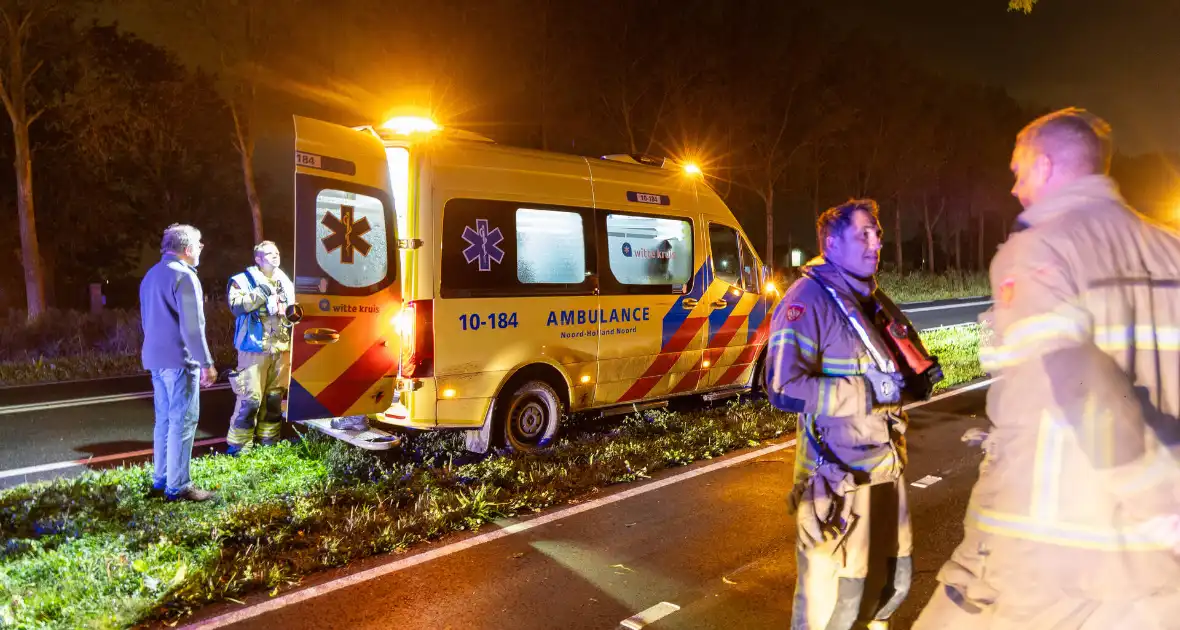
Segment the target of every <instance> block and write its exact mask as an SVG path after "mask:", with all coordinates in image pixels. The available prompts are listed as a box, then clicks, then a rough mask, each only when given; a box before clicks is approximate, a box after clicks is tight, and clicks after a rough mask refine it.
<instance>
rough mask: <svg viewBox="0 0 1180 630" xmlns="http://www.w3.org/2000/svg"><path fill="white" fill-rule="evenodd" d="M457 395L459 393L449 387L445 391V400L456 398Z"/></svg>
mask: <svg viewBox="0 0 1180 630" xmlns="http://www.w3.org/2000/svg"><path fill="white" fill-rule="evenodd" d="M456 393H458V392H456V391H455V390H454V389H453V388H450V387H448V388H446V389H444V390H443V398H454V397H455V394H456Z"/></svg>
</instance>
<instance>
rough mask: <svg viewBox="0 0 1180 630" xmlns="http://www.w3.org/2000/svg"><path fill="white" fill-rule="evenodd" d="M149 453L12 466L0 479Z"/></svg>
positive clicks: (205, 442)
mask: <svg viewBox="0 0 1180 630" xmlns="http://www.w3.org/2000/svg"><path fill="white" fill-rule="evenodd" d="M222 442H225V438H211V439H208V440H200V441H197V442H193V446H210V445H212V444H221V443H222ZM151 454H152V449H150V448H148V449H144V450H142V451H131V452H129V453H115V454H113V455H102V456H101V457H88V458H86V459H73V460H70V461H68V462H57V463H56V464H41V465H39V466H28V467H26V468H14V469H12V470H4V471H0V479H6V478H8V477H19V476H21V475H35V474H37V473H43V472H49V471H51V470H61V469H63V468H74V467H76V466H87V465H90V464H101V463H103V462H113V461H118V460H121V459H130V458H132V457H143V456H144V455H151Z"/></svg>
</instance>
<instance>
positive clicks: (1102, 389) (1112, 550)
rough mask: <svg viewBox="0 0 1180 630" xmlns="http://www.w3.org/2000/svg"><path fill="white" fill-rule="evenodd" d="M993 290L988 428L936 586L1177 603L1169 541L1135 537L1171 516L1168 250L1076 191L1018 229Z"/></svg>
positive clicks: (1175, 386) (1105, 195)
mask: <svg viewBox="0 0 1180 630" xmlns="http://www.w3.org/2000/svg"><path fill="white" fill-rule="evenodd" d="M991 284H992V290H993V297H994V300H995V304H994V306H993V309H992V310H991V311H989V312H988V313H985V314H984V315H983V316H982V317H981V323H982V324H983V327H984V336H983V339H982V342H981V348H980V359H981V362H982V364H983V367H984V369H985V370H986V371H988V372H989V373H991V374H993V375H996V376H999V377H1001V378H1000V380H999V382H997V383H996V384H995V385H993V386H992V388H991V390H990V391H989V393H988V402H987V408H988V417H989V418H990V420H991V422H992V424H993V429H992V431H991V433H990V435H989V436H988V438H987V440H986V442H985V445H984V446H985V449H986V451H987V455H986V457H985V460H984V463H983V464H982V466H981V473H980V479H979V482H978V483H977V485H976V488H975V490H974V492H973V494H972V499H971V504H970V506H969V508H968V513H967V517H966V519H965V530H966V535H965V539H964V541H963V543H962V544H961V545H960V546H959V548H958V549H957V550H956V551H955V553H954V555H953V557H952V560H951V561H950V562H948V563H947V565H945V566H944V567H943V570H942V571H941V573H940V575H939V580H940V581H942V582H944V583H946V584H948V585H951V586H955V587H956V588H957V589H958V590H959V591H960V592H961V593H963V594H964V595H965V596H966V598H967V599H968V600H969V601H973V602H975V603H977V604H981V605H986V604H988V603H990V602H993V601H994V600H995V599H996V597H997V595H999V597H1000V600H1001V602H1004V601H1007V602H1008V603H1009V605H1010V606H1011V605H1016V606H1019V605H1021V604H1020V602H1024V604H1026V605H1027V606H1028V607H1029V608H1035V607H1036V606H1038V605H1042V603H1043V602H1044V601H1046V597H1051V595H1047V593H1052V592H1054V589H1058V590H1057V591H1056V592H1059V593H1062V594H1067V595H1069V596H1073V597H1083V598H1086V599H1093V600H1111V599H1122V600H1125V599H1131V598H1137V597H1142V596H1146V595H1149V594H1152V593H1158V592H1160V591H1161V590H1167V589H1176V588H1180V567H1178V565H1177V563H1176V561H1175V560H1174V558H1173V556H1172V554H1171V553H1170V546H1171V544H1170V542H1169V541H1166V540H1160V539H1157V538H1155V537H1153V536H1152V535H1151V534H1150V533H1149V532H1150V529H1151V528H1150V525H1151V523H1152V522H1153V519H1157V518H1160V517H1164V516H1166V515H1169V514H1175V513H1177V511H1178V507H1180V502H1178V501H1177V490H1178V484H1177V481H1178V480H1180V479H1178V477H1177V473H1176V466H1175V461H1174V456H1173V454H1172V452H1171V451H1170V448H1169V447H1172V446H1174V445H1176V444H1177V439H1176V438H1177V436H1178V435H1180V434H1178V432H1177V428H1178V420H1177V413H1178V411H1180V239H1178V238H1177V236H1176V235H1175V234H1173V233H1171V232H1169V231H1167V230H1165V229H1162V228H1161V227H1159V226H1156V225H1153V224H1151V223H1150V222H1148V221H1146V220H1145V219H1144V218H1143V217H1142V216H1140V215H1138V214H1137V213H1136V212H1135V211H1133V210H1132V209H1131V208H1129V207H1128V206H1127V205H1126V204H1125V203H1124V202H1123V201H1122V199H1121V197H1120V196H1119V194H1118V192H1117V189H1116V188H1115V185H1114V184H1113V182H1112V181H1111V180H1110V179H1109V178H1107V177H1105V176H1092V177H1087V178H1084V179H1081V180H1079V181H1076V182H1074V183H1072V184H1070V185H1067V186H1066V187H1064V188H1062V189H1060V190H1058V191H1056V192H1055V193H1054V194H1052V195H1051V196H1049V197H1048V198H1046V199H1044V200H1042V201H1041V202H1038V203H1037V204H1036V205H1034V206H1032V207H1030V208H1028V209H1027V210H1026V211H1025V212H1024V213H1023V214H1021V215H1020V217H1019V224H1018V231H1017V232H1016V233H1014V234H1013V235H1012V236H1011V237H1010V239H1009V240H1008V242H1007V243H1005V244H1004V245H1003V246H1002V247H1001V249H1000V251H999V252H998V254H997V255H996V257H995V259H994V260H993V262H992V266H991ZM1091 351H1092V352H1093V353H1100V355H1101V358H1102V359H1104V360H1106V361H1107V363H1106V364H1104V363H1103V362H1102V361H1101V360H1099V358H1095V357H1094V356H1093V354H1088V353H1089V352H1091Z"/></svg>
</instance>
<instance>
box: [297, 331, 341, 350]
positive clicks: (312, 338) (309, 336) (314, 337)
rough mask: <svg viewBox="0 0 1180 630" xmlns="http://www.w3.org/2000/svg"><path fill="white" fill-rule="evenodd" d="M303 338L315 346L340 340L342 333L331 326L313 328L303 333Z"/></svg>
mask: <svg viewBox="0 0 1180 630" xmlns="http://www.w3.org/2000/svg"><path fill="white" fill-rule="evenodd" d="M303 340H304V341H306V342H307V343H310V344H311V345H313V346H324V345H327V344H330V343H336V342H337V341H340V333H338V332H336V331H335V330H332V329H331V328H312V329H311V330H309V331H307V332H305V333H303Z"/></svg>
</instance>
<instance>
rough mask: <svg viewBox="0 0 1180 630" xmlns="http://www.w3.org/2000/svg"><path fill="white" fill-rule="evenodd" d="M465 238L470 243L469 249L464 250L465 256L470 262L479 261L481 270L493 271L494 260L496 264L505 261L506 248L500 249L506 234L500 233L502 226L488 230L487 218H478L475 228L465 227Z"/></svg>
mask: <svg viewBox="0 0 1180 630" xmlns="http://www.w3.org/2000/svg"><path fill="white" fill-rule="evenodd" d="M463 240H464V241H467V245H468V247H467V249H465V250H463V257H464V258H465V259H467V262H468V263H469V264H470V263H472V262H475V261H479V270H480V271H491V270H492V262H493V261H494V262H495V263H496V264H500V263H502V262H504V250H503V249H500V243H502V242H503V241H504V235H503V234H501V233H500V228H495V229H493V230H491V231H488V220H487V219H476V220H475V229H471V226H466V227H464V228H463Z"/></svg>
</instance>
